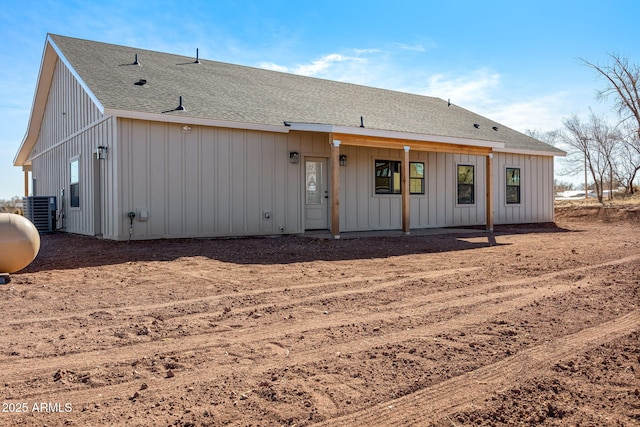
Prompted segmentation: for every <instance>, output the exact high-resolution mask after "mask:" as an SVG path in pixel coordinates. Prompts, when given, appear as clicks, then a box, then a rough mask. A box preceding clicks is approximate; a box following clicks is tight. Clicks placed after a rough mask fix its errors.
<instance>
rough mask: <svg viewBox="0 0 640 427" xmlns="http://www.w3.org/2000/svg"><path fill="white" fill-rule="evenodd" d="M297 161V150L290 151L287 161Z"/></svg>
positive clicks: (298, 154) (298, 155)
mask: <svg viewBox="0 0 640 427" xmlns="http://www.w3.org/2000/svg"><path fill="white" fill-rule="evenodd" d="M299 161H300V153H298V152H297V151H290V152H289V162H291V163H298V162H299Z"/></svg>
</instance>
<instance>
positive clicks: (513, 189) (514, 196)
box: [507, 168, 520, 205]
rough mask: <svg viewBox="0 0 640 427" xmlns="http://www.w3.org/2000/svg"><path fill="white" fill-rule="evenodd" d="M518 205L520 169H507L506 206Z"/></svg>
mask: <svg viewBox="0 0 640 427" xmlns="http://www.w3.org/2000/svg"><path fill="white" fill-rule="evenodd" d="M519 203H520V168H507V204H516V205H517V204H519Z"/></svg>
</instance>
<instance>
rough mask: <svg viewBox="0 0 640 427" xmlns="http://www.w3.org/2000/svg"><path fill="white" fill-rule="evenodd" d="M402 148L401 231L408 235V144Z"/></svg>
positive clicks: (409, 208) (409, 224) (409, 221)
mask: <svg viewBox="0 0 640 427" xmlns="http://www.w3.org/2000/svg"><path fill="white" fill-rule="evenodd" d="M403 150H404V154H403V157H402V163H401V164H400V169H401V170H402V175H401V178H400V183H401V189H402V190H401V191H402V232H403V233H404V234H407V235H408V234H409V232H410V231H409V230H410V227H411V201H410V188H409V182H410V179H409V178H410V176H409V174H410V168H409V146H407V145H405V146H404V147H403Z"/></svg>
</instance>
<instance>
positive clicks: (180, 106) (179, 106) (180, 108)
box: [176, 97, 186, 111]
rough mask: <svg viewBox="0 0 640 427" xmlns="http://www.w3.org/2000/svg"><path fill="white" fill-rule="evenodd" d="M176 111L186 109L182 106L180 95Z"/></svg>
mask: <svg viewBox="0 0 640 427" xmlns="http://www.w3.org/2000/svg"><path fill="white" fill-rule="evenodd" d="M176 111H186V108H184V105H182V97H180V105H178V107H177V108H176Z"/></svg>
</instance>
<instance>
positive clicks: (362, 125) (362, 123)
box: [360, 116, 364, 128]
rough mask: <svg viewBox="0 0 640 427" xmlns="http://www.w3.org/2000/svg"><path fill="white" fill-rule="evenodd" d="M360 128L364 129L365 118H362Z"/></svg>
mask: <svg viewBox="0 0 640 427" xmlns="http://www.w3.org/2000/svg"><path fill="white" fill-rule="evenodd" d="M360 127H361V128H363V127H364V117H362V116H360Z"/></svg>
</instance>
